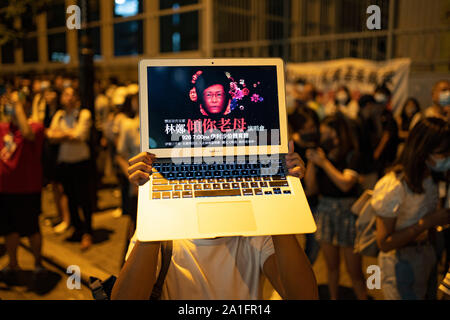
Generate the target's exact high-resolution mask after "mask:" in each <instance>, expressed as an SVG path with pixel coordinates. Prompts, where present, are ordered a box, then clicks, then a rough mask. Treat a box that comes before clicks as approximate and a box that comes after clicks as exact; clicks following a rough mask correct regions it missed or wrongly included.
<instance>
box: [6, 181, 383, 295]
mask: <svg viewBox="0 0 450 320" xmlns="http://www.w3.org/2000/svg"><path fill="white" fill-rule="evenodd" d="M119 196H120V193H119V192H118V190H116V189H104V190H101V191H100V192H99V199H98V204H99V205H98V206H99V209H100V210H101V211H99V212H96V213H95V214H94V215H93V228H94V230H95V231H94V245H93V246H92V247H91V248H90V249H89V250H87V251H86V252H82V251H81V250H80V248H79V243H72V242H68V241H66V240H65V239H66V238H67V237H68V236H69V235H70V234H71V231H70V230H69V231H66V232H65V233H63V234H60V235H57V234H54V233H53V231H52V229H51V226H50V225H49V224H50V222H51V221H54V220H55V219H56V209H55V207H54V203H53V198H52V196H51V192H50V191H49V190H48V189H46V190H44V193H43V214H42V216H41V226H42V234H43V237H44V241H43V255H44V257H45V260H44V266H45V267H46V268H47V269H48V270H49V272H48V274H47V277H46V278H44V279H40V282H39V283H38V287H36V283H34V282H35V281H33V275H32V272H31V270H32V267H33V258H32V255H31V254H30V252H29V251H28V250H27V249H26V248H27V247H28V241H27V239H23V240H22V246H21V247H20V248H19V263H20V266H21V268H22V269H23V272H21V273H20V275H19V279H16V281H15V282H14V281H13V282H11V281H10V282H6V283H5V282H4V281H2V280H1V279H0V299H4V300H9V299H18V300H25V299H26V300H28V299H33V300H42V299H49V300H52V299H57V300H59V299H91V294H90V291H89V289H88V288H86V287H85V286H84V285H82V287H81V289H79V290H76V289H75V290H69V289H68V288H67V285H66V282H67V279H68V276H69V275H68V274H66V272H65V271H66V269H67V267H68V266H70V265H77V266H79V267H80V270H81V276H82V280H84V282H85V283H86V281H87V280H88V278H89V276H96V277H98V278H100V279H105V278H106V277H108V276H109V275H111V274H114V275H117V274H118V273H119V271H120V268H121V265H122V261H123V255H124V252H125V250H126V246H127V244H126V235H127V229H128V223H129V220H128V217H125V216H121V217H119V218H116V217H114V215H113V212H114V209H115V207H117V206H118V205H119V204H120V198H119ZM299 240H300V243H302V242H303V241H302V240H303V239H302V238H299ZM0 241H3V240H2V239H0ZM6 264H7V258H6V254H5V249H4V246H3V243H2V242H0V269H1V268H3V267H4V266H6ZM371 264H376V260H375V259H364V270H366V268H367V266H368V265H371ZM313 268H314V271H315V274H316V277H317V281H318V283H319V289H320V296H321V298H322V299H327V298H328V289H327V286H326V282H327V280H326V268H325V264H324V260H323V256H322V254H321V253H319V256H318V258H317V261H316V262H315V264H314V266H313ZM33 283H34V284H33ZM340 286H341V288H340V295H341V297H342V299H354V298H355V297H354V294H353V291H352V290H351V289H350V288H351V282H350V278H349V276H348V273H347V272H346V270H345V266H344V262H343V259H342V265H341V279H340ZM265 288H266V290H267V289H268V288H269V286H268V285H267V284H266V285H265ZM369 294H370V295H371V296H372V297H373V298H375V299H382V294H381V292H380V290H373V291H371V292H370V293H369Z"/></svg>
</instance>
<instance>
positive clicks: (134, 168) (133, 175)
mask: <svg viewBox="0 0 450 320" xmlns="http://www.w3.org/2000/svg"><path fill="white" fill-rule="evenodd" d="M155 159H156V157H155V155H154V154H152V153H148V152H141V153H139V154H138V155H137V156H134V157H133V158H131V159H129V160H128V165H129V166H128V180H129V181H130V182H131V183H132V184H133V185H136V186H141V185H143V184H145V183H146V182H147V181H148V180H149V179H150V174H151V172H152V164H153V161H154V160H155Z"/></svg>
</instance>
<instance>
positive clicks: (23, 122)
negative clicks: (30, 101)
mask: <svg viewBox="0 0 450 320" xmlns="http://www.w3.org/2000/svg"><path fill="white" fill-rule="evenodd" d="M11 101H12V103H13V106H14V117H15V119H16V120H17V126H18V127H19V130H20V133H21V134H22V136H23V137H24V139H25V140H28V141H33V140H34V138H35V136H34V132H33V130H32V129H31V127H30V125H29V124H28V119H27V115H26V114H25V111H24V110H23V103H22V101H20V98H19V94H18V93H17V92H14V93H13V94H12V95H11Z"/></svg>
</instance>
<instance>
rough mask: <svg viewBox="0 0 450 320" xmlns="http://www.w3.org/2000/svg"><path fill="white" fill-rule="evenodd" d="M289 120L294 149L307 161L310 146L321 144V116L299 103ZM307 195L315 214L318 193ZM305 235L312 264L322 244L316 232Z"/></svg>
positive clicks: (306, 250) (306, 247) (307, 251)
mask: <svg viewBox="0 0 450 320" xmlns="http://www.w3.org/2000/svg"><path fill="white" fill-rule="evenodd" d="M288 121H289V127H290V131H291V139H292V140H293V141H294V151H295V152H297V153H298V154H299V155H300V157H301V158H302V159H304V161H307V159H306V151H307V150H308V149H310V148H317V147H318V145H319V139H320V133H319V126H320V121H319V117H318V115H317V113H316V112H315V111H314V110H313V109H311V108H309V107H306V106H303V105H298V106H297V108H296V110H295V111H294V113H293V114H291V115H290V116H289V118H288ZM305 165H306V164H305ZM306 197H307V199H308V204H309V207H310V208H311V211H312V212H313V214H314V213H315V212H316V208H317V203H318V197H317V195H316V194H312V195H309V194H308V193H306ZM305 236H306V243H305V253H306V255H307V256H308V259H309V261H310V262H311V264H314V261H315V260H316V258H317V255H318V253H319V249H320V246H319V243H318V242H317V241H316V239H315V236H314V234H306V235H305Z"/></svg>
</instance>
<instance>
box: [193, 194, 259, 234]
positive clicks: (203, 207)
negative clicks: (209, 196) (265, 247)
mask: <svg viewBox="0 0 450 320" xmlns="http://www.w3.org/2000/svg"><path fill="white" fill-rule="evenodd" d="M197 216H198V228H199V232H200V233H223V232H231V233H234V232H248V231H256V222H255V217H254V214H253V207H252V203H251V202H250V201H236V202H208V203H198V204H197Z"/></svg>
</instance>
